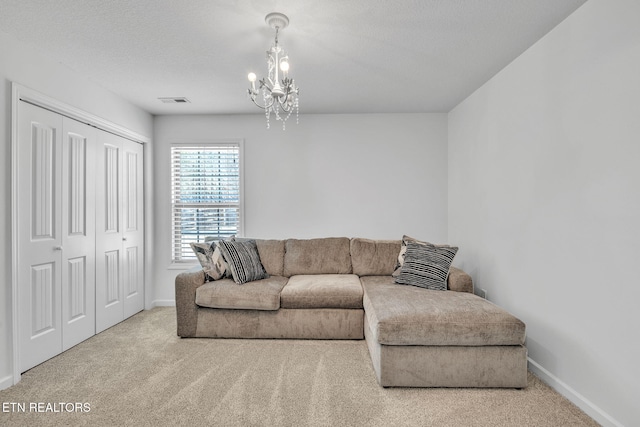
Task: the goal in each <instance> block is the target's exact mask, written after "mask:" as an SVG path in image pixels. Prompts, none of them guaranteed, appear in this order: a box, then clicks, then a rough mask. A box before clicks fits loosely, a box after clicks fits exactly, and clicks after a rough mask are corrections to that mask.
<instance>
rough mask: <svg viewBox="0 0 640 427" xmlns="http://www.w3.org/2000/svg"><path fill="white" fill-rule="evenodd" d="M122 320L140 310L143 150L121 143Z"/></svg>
mask: <svg viewBox="0 0 640 427" xmlns="http://www.w3.org/2000/svg"><path fill="white" fill-rule="evenodd" d="M123 166H124V171H123V172H124V173H123V180H124V182H123V191H124V197H123V202H124V206H123V209H122V211H123V215H122V218H123V221H124V227H123V237H122V241H123V251H124V252H123V255H124V263H123V265H124V272H123V279H124V290H125V305H124V317H125V318H126V317H129V316H132V315H133V314H135V313H137V312H139V311H141V310H142V309H144V292H143V289H144V285H143V282H144V268H143V259H144V249H143V248H144V228H143V221H142V218H143V217H144V210H143V209H144V203H143V202H144V197H143V193H144V192H143V181H142V180H143V146H142V145H141V144H137V143H135V142H132V141H128V140H124V139H123Z"/></svg>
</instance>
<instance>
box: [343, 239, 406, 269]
mask: <svg viewBox="0 0 640 427" xmlns="http://www.w3.org/2000/svg"><path fill="white" fill-rule="evenodd" d="M400 247H401V242H400V240H371V239H361V238H354V239H351V264H352V265H353V274H357V275H358V276H387V275H391V273H393V271H394V268H395V266H396V263H397V259H398V254H399V253H400Z"/></svg>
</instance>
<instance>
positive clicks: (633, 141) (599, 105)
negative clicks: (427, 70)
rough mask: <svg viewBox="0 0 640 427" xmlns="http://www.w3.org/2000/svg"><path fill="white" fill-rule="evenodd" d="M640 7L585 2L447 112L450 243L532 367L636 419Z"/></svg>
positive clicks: (599, 414) (596, 413)
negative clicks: (521, 340) (518, 323)
mask: <svg viewBox="0 0 640 427" xmlns="http://www.w3.org/2000/svg"><path fill="white" fill-rule="evenodd" d="M638 17H640V3H639V2H637V1H624V0H615V1H614V0H591V1H589V2H587V3H586V4H585V5H584V6H582V7H581V8H580V9H578V10H577V11H576V12H575V13H574V14H573V15H571V16H570V17H569V18H568V19H567V20H566V21H564V22H563V23H562V24H560V25H559V26H558V27H556V28H555V29H554V30H553V31H551V32H550V33H549V34H548V35H547V36H545V37H544V38H543V39H542V40H540V41H539V42H538V43H537V44H536V45H534V46H533V47H532V48H530V49H529V50H528V51H527V52H525V53H524V54H523V55H522V56H521V57H519V58H518V59H516V60H515V61H514V62H513V63H511V64H510V65H509V66H508V67H506V68H505V69H504V70H502V71H501V72H500V73H499V74H498V75H497V76H495V77H494V78H493V79H491V80H490V81H489V82H488V83H486V84H485V85H484V86H482V87H481V88H480V89H479V90H477V91H476V92H475V93H474V94H473V95H472V96H470V97H469V98H468V99H467V100H465V101H464V102H462V103H461V104H460V105H458V106H457V107H456V108H455V109H454V110H453V111H451V112H450V114H449V240H451V241H453V242H456V243H458V244H460V245H461V247H462V248H464V251H462V252H461V253H460V258H459V259H458V262H460V263H461V264H462V266H463V267H464V268H465V269H466V270H467V271H468V272H470V273H471V274H472V276H473V278H474V279H475V285H476V287H480V288H484V289H487V291H488V296H489V299H490V300H492V301H494V302H496V303H497V304H499V305H501V306H503V307H505V308H507V309H508V310H510V311H511V312H513V313H515V314H516V315H517V316H518V317H520V318H521V319H522V320H523V321H525V322H526V324H527V337H528V338H527V347H528V350H529V356H530V358H531V360H532V363H531V368H532V369H533V370H534V372H536V373H537V374H539V375H540V376H542V377H543V379H544V380H545V381H547V382H549V383H550V384H552V385H553V386H554V387H555V388H556V389H558V390H559V391H561V392H562V393H563V394H565V395H567V396H568V397H570V398H571V399H572V400H573V401H574V402H575V403H577V404H578V405H579V406H582V407H583V409H585V411H587V412H588V413H589V414H590V415H591V416H593V417H595V418H596V419H597V420H598V421H599V422H601V423H603V424H605V425H620V424H622V425H628V426H631V425H637V423H638V420H640V407H639V406H638V404H637V398H638V396H640V384H639V383H638V379H639V378H640V368H639V366H640V365H638V358H640V344H639V343H638V339H637V338H636V337H637V336H638V326H640V314H639V313H640V311H639V310H638V302H639V301H640V291H639V287H638V273H637V270H638V269H637V267H636V266H637V265H638V260H639V259H640V245H638V242H640V224H639V223H638V220H639V219H640V167H639V165H640V138H639V135H640V104H639V103H638V100H639V99H640V80H639V76H640V25H638Z"/></svg>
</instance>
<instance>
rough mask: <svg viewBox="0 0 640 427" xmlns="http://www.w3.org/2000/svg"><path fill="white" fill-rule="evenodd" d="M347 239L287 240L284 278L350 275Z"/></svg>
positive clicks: (348, 243)
mask: <svg viewBox="0 0 640 427" xmlns="http://www.w3.org/2000/svg"><path fill="white" fill-rule="evenodd" d="M349 246H350V241H349V238H347V237H328V238H324V239H308V240H298V239H289V240H287V241H286V243H285V254H284V276H285V277H291V276H295V275H297V274H351V272H352V267H351V256H350V249H349Z"/></svg>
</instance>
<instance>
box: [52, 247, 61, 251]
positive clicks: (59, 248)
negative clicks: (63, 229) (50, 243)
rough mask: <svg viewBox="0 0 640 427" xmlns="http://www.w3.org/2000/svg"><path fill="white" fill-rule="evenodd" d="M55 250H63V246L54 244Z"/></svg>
mask: <svg viewBox="0 0 640 427" xmlns="http://www.w3.org/2000/svg"><path fill="white" fill-rule="evenodd" d="M53 250H54V251H61V250H62V246H54V247H53Z"/></svg>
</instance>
